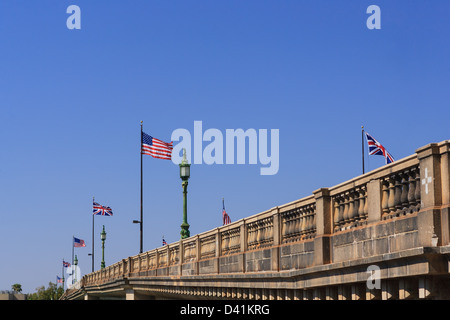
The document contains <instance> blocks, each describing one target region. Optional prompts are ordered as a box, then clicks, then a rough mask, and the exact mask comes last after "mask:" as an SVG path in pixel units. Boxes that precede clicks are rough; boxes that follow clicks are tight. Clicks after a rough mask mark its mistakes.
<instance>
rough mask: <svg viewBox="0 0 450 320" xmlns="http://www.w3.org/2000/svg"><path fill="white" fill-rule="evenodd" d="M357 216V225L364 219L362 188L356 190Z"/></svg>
mask: <svg viewBox="0 0 450 320" xmlns="http://www.w3.org/2000/svg"><path fill="white" fill-rule="evenodd" d="M357 192H358V204H359V206H358V215H357V217H356V219H357V221H358V223H359V221H361V220H363V219H364V190H363V187H362V186H361V187H359V188H358V190H357Z"/></svg>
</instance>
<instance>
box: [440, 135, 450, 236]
mask: <svg viewBox="0 0 450 320" xmlns="http://www.w3.org/2000/svg"><path fill="white" fill-rule="evenodd" d="M439 152H440V156H441V183H442V187H441V188H442V204H443V206H442V209H441V217H442V241H441V242H442V245H448V244H450V230H449V229H450V140H447V141H445V142H444V143H443V144H441V145H440V148H439Z"/></svg>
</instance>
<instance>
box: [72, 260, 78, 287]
mask: <svg viewBox="0 0 450 320" xmlns="http://www.w3.org/2000/svg"><path fill="white" fill-rule="evenodd" d="M73 265H74V266H75V271H72V274H73V273H75V274H74V277H73V278H72V284H74V283H76V282H77V271H78V270H77V266H78V258H77V255H75V259H74V260H73ZM72 270H73V269H72Z"/></svg>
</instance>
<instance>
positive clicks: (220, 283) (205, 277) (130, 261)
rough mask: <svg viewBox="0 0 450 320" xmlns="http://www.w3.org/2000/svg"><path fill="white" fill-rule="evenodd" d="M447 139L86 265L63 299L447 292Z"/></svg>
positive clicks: (438, 295) (433, 295)
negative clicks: (182, 235)
mask: <svg viewBox="0 0 450 320" xmlns="http://www.w3.org/2000/svg"><path fill="white" fill-rule="evenodd" d="M449 177H450V140H446V141H443V142H440V143H431V144H429V145H426V146H424V147H422V148H419V149H418V150H416V152H415V154H413V155H411V156H408V157H406V158H403V159H400V160H397V161H395V162H394V163H392V164H389V165H386V166H383V167H381V168H378V169H376V170H373V171H371V172H368V173H366V174H363V175H361V176H358V177H356V178H354V179H352V180H349V181H346V182H343V183H341V184H339V185H337V186H334V187H331V188H321V189H319V190H316V191H314V192H312V195H310V196H308V197H305V198H303V199H300V200H297V201H294V202H291V203H287V204H283V205H280V206H278V207H275V208H272V209H270V210H267V211H265V212H262V213H259V214H256V215H254V216H250V217H247V218H245V219H241V220H239V221H236V222H233V223H231V224H228V225H225V226H222V227H219V228H216V229H214V230H210V231H207V232H204V233H201V234H197V235H195V236H192V237H189V238H187V239H183V240H180V241H178V242H175V243H171V244H168V245H167V246H164V247H161V248H156V249H153V250H150V251H147V252H144V253H141V254H138V255H135V256H132V257H128V258H125V259H123V260H121V261H118V262H117V263H115V264H113V265H110V266H108V267H106V268H104V269H101V270H98V271H96V272H93V273H90V274H87V275H85V276H83V278H82V279H81V280H80V281H79V283H77V285H76V286H74V287H73V288H72V289H69V290H67V291H66V292H65V293H64V295H63V297H62V299H69V300H74V299H86V300H89V299H130V300H138V299H196V300H198V299H256V300H264V299H276V300H278V299H281V300H286V299H291V300H296V299H320V300H321V299H323V300H372V299H383V300H388V299H450V275H449V266H450V264H449V261H450V260H449V257H450V235H449V229H450V222H449V221H450V220H449V207H450V178H449Z"/></svg>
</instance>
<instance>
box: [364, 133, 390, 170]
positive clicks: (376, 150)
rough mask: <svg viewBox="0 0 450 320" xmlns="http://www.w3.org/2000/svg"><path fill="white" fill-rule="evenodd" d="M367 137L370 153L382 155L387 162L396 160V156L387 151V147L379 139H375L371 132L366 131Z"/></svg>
mask: <svg viewBox="0 0 450 320" xmlns="http://www.w3.org/2000/svg"><path fill="white" fill-rule="evenodd" d="M365 134H366V138H367V145H368V146H369V155H371V156H372V155H380V156H383V157H384V158H385V159H386V164H389V163H391V162H394V157H392V156H391V154H390V153H389V152H387V150H386V148H385V147H383V146H382V145H381V143H379V142H378V141H377V140H375V139H374V138H373V137H372V136H371V135H370V134H368V133H367V132H365Z"/></svg>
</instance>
